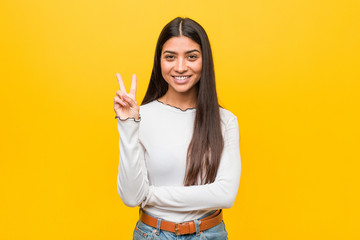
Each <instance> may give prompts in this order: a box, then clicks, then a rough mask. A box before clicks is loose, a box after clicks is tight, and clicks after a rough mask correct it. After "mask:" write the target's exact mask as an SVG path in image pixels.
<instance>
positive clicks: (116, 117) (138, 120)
mask: <svg viewBox="0 0 360 240" xmlns="http://www.w3.org/2000/svg"><path fill="white" fill-rule="evenodd" d="M115 119H119V120H121V121H126V120H129V119H133V120H134V121H135V122H140V121H141V116H140V115H139V119H137V120H136V119H135V118H133V117H132V118H130V117H128V118H120V117H119V116H115Z"/></svg>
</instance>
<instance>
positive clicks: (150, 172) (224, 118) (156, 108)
mask: <svg viewBox="0 0 360 240" xmlns="http://www.w3.org/2000/svg"><path fill="white" fill-rule="evenodd" d="M195 113H196V109H194V108H190V109H187V110H181V109H179V108H176V107H173V106H170V105H166V104H164V103H162V102H160V101H158V100H154V101H152V102H150V103H148V104H145V105H141V106H140V115H141V120H140V121H135V120H134V119H133V118H129V119H126V120H119V119H118V120H117V126H118V131H119V134H120V141H119V147H120V161H119V172H118V177H117V189H118V193H119V195H120V197H121V199H122V201H123V202H124V204H125V205H127V206H130V207H136V206H140V207H142V208H143V209H144V210H145V211H147V212H149V213H150V214H151V215H153V216H156V217H159V218H162V219H165V220H168V221H173V222H183V221H189V220H193V219H197V218H199V217H201V216H203V215H204V214H206V213H208V212H209V211H212V210H215V209H222V208H230V207H231V206H232V205H233V203H234V201H235V198H236V195H237V191H238V187H239V181H240V172H241V162H240V149H239V127H238V122H237V118H236V116H235V115H234V114H232V113H231V112H230V111H228V110H225V109H223V108H220V117H221V129H222V133H223V137H224V149H223V152H222V155H221V159H220V165H219V168H218V171H217V175H216V179H215V181H214V182H213V183H210V184H205V185H196V186H184V184H183V181H184V177H185V171H186V154H187V149H188V146H189V144H190V141H191V138H192V134H193V127H194V119H195Z"/></svg>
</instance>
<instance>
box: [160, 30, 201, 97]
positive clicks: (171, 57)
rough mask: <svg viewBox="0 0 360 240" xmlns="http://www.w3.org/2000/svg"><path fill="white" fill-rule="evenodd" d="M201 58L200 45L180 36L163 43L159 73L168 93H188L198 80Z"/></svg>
mask: <svg viewBox="0 0 360 240" xmlns="http://www.w3.org/2000/svg"><path fill="white" fill-rule="evenodd" d="M201 69H202V57H201V49H200V45H199V44H197V43H196V42H194V41H193V40H192V39H190V38H188V37H185V36H180V37H172V38H170V39H169V40H167V41H166V42H165V44H164V45H163V48H162V52H161V73H162V76H163V78H164V79H165V81H166V82H167V83H168V84H169V92H173V91H175V92H177V93H190V92H192V91H195V85H196V83H197V82H198V81H199V80H200V77H201Z"/></svg>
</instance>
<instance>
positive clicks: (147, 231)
mask: <svg viewBox="0 0 360 240" xmlns="http://www.w3.org/2000/svg"><path fill="white" fill-rule="evenodd" d="M210 214H211V213H209V214H206V215H204V216H203V217H201V218H204V217H206V216H208V215H210ZM201 218H199V219H196V220H194V222H195V227H196V229H197V232H196V233H193V234H186V235H179V236H177V235H176V234H175V233H173V232H168V231H164V230H160V228H159V227H158V228H154V227H151V226H149V225H147V224H145V223H143V222H142V221H140V220H139V221H138V222H137V223H136V227H135V229H134V235H133V240H162V239H169V240H171V239H177V240H193V239H198V240H215V239H216V240H227V239H228V234H227V231H226V229H225V224H224V221H222V222H221V223H219V224H218V225H216V226H215V227H212V228H210V229H207V230H205V231H202V232H200V231H199V225H200V221H199V220H201Z"/></svg>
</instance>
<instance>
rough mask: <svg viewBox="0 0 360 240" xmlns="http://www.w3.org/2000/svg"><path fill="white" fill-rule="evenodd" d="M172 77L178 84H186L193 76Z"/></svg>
mask: <svg viewBox="0 0 360 240" xmlns="http://www.w3.org/2000/svg"><path fill="white" fill-rule="evenodd" d="M172 77H173V79H174V80H175V82H176V83H186V82H188V80H189V79H190V77H191V75H173V76H172Z"/></svg>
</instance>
